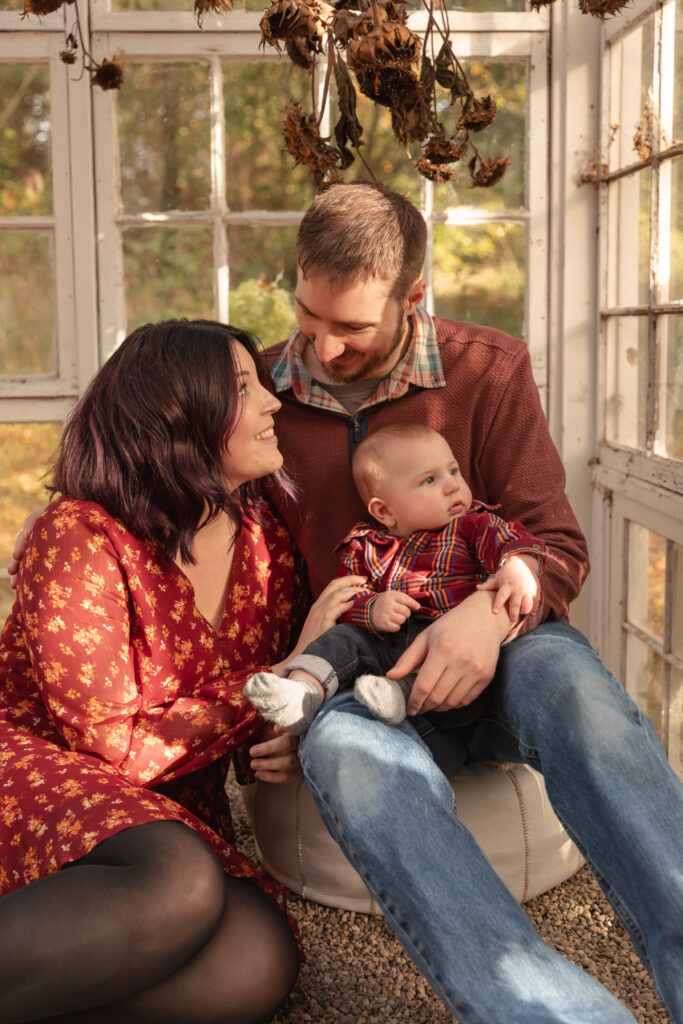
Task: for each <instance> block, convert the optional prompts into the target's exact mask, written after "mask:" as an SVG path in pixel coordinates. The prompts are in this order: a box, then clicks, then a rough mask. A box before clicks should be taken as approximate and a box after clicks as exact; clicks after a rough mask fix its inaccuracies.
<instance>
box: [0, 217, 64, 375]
mask: <svg viewBox="0 0 683 1024" xmlns="http://www.w3.org/2000/svg"><path fill="white" fill-rule="evenodd" d="M54 309H55V283H54V254H53V248H52V232H51V231H0V323H1V324H2V344H1V345H0V374H11V375H13V376H16V375H17V374H34V373H54V372H55V362H56V361H55V323H54Z"/></svg>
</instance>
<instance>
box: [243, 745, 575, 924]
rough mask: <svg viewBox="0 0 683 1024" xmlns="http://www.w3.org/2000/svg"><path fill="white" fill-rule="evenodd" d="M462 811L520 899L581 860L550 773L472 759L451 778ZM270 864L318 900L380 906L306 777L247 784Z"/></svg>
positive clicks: (372, 909)
mask: <svg viewBox="0 0 683 1024" xmlns="http://www.w3.org/2000/svg"><path fill="white" fill-rule="evenodd" d="M451 785H452V786H453V791H454V793H455V799H456V806H457V812H458V817H459V818H460V820H461V821H462V822H463V823H464V824H465V825H466V826H467V828H468V829H469V830H470V831H471V832H472V834H473V836H474V838H475V839H476V840H477V842H478V843H479V845H480V846H481V848H482V849H483V851H484V853H485V854H486V856H487V857H488V859H489V861H490V862H491V865H492V866H493V868H494V869H495V870H496V871H497V872H498V874H499V875H500V877H501V878H502V880H503V881H504V882H505V884H506V885H507V887H508V889H509V890H510V891H511V892H512V894H513V896H515V898H516V899H517V900H519V902H520V903H523V902H524V901H525V900H529V899H531V898H532V897H534V896H538V895H539V893H542V892H546V890H548V889H551V888H552V887H553V886H554V885H558V884H559V883H560V882H563V881H564V880H565V879H566V878H569V877H570V875H573V874H574V872H575V871H577V870H578V869H579V867H581V864H582V863H583V861H582V858H581V855H580V854H579V851H578V850H577V848H576V847H575V846H574V844H573V843H572V841H571V840H570V839H569V837H568V836H567V833H566V832H565V831H564V829H563V828H562V826H561V825H560V823H559V821H558V820H557V818H556V817H555V814H554V812H553V809H552V807H551V806H550V802H549V800H548V797H547V795H546V791H545V785H544V783H543V779H542V777H541V776H540V775H539V774H538V772H535V771H534V770H533V769H532V768H529V767H528V766H527V765H520V764H502V765H501V764H471V765H467V766H466V767H465V768H463V769H461V771H460V772H459V773H458V775H457V776H456V777H455V778H454V779H452V780H451ZM242 796H243V799H244V803H245V807H246V811H247V815H248V817H249V821H250V822H251V826H252V829H253V832H254V837H255V840H256V845H257V848H258V852H259V855H260V857H261V861H262V863H263V866H264V867H265V869H266V871H268V872H269V874H271V875H272V876H273V878H276V879H277V880H278V881H279V882H282V883H284V885H286V886H287V888H288V889H291V890H292V891H293V892H296V893H299V894H300V895H301V896H304V897H306V898H307V899H309V900H314V901H315V902H316V903H324V904H326V905H327V906H331V907H340V908H341V909H343V910H355V911H358V912H360V913H364V914H378V913H380V911H379V909H378V907H377V905H376V904H375V902H374V900H373V899H372V897H371V896H370V893H369V892H368V890H367V888H366V887H365V883H364V882H363V881H362V879H361V878H360V876H359V875H358V873H357V872H356V870H355V868H353V867H352V866H351V864H350V863H349V862H348V860H347V859H346V857H345V856H344V854H343V853H342V851H341V849H340V848H339V846H337V844H336V843H335V841H334V840H333V839H332V837H331V836H330V834H329V832H328V831H327V829H326V828H325V826H324V825H323V822H322V820H321V818H320V816H319V814H318V811H317V809H316V806H315V804H314V803H313V798H312V797H311V795H310V793H309V791H308V787H307V786H306V783H305V782H304V779H303V777H300V778H299V779H297V780H296V781H294V782H290V783H287V784H285V785H281V786H280V785H278V786H275V785H270V784H268V783H260V782H257V783H255V784H254V785H251V786H244V787H242Z"/></svg>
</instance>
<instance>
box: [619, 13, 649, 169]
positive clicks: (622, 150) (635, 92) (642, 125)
mask: <svg viewBox="0 0 683 1024" xmlns="http://www.w3.org/2000/svg"><path fill="white" fill-rule="evenodd" d="M612 61H613V62H614V67H613V69H612V78H611V85H612V89H611V98H610V117H609V123H610V125H611V126H613V128H612V131H613V138H612V144H611V146H610V149H609V168H610V170H612V171H613V170H615V169H616V168H617V167H625V166H627V165H628V164H632V163H636V162H637V161H638V160H640V159H643V158H645V157H646V155H647V153H646V150H644V149H643V148H642V147H643V143H645V144H646V143H647V140H648V139H649V138H650V133H651V126H652V124H653V119H652V106H651V104H652V93H651V88H652V75H653V67H654V17H650V18H648V19H647V20H646V21H644V22H641V23H640V24H639V25H638V26H637V27H636V28H635V29H634V30H633V31H632V32H629V34H628V35H627V36H625V37H624V38H623V39H621V40H620V41H619V42H618V43H616V44H615V45H614V46H613V47H612ZM638 136H640V140H641V142H640V147H641V149H640V152H639V149H638V145H637V144H636V143H637V141H638V140H637V137H638Z"/></svg>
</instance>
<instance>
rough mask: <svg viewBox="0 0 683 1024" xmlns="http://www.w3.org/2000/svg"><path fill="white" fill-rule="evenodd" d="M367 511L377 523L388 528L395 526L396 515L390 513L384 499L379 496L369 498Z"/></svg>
mask: <svg viewBox="0 0 683 1024" xmlns="http://www.w3.org/2000/svg"><path fill="white" fill-rule="evenodd" d="M368 512H369V513H370V515H371V516H372V517H373V519H376V520H377V522H378V523H381V524H382V526H386V527H387V528H388V529H389V530H391V529H392V528H393V527H394V526H396V517H395V516H393V515H392V514H391V510H390V509H389V506H388V505H387V503H386V501H383V500H382V499H381V498H370V501H369V502H368Z"/></svg>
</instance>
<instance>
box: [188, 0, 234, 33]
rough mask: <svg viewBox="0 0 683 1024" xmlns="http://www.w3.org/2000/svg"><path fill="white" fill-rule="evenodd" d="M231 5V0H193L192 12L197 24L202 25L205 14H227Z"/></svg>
mask: <svg viewBox="0 0 683 1024" xmlns="http://www.w3.org/2000/svg"><path fill="white" fill-rule="evenodd" d="M232 7H233V4H232V0H194V13H195V17H196V19H197V24H198V25H199V27H200V28H201V27H202V19H203V18H204V15H205V14H227V13H228V11H231V10H232Z"/></svg>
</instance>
